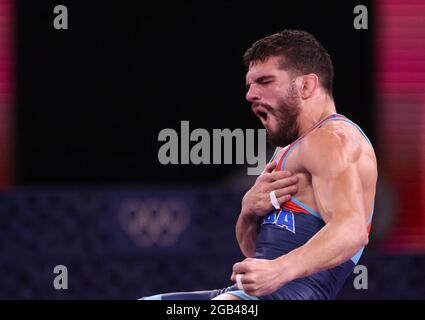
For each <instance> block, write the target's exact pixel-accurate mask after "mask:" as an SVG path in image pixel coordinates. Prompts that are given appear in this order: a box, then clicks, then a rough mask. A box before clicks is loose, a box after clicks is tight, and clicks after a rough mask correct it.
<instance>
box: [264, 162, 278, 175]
mask: <svg viewBox="0 0 425 320" xmlns="http://www.w3.org/2000/svg"><path fill="white" fill-rule="evenodd" d="M274 168H276V161H272V162H270V163H268V164H267V165H266V167H265V168H264V171H263V173H272V172H273V170H274Z"/></svg>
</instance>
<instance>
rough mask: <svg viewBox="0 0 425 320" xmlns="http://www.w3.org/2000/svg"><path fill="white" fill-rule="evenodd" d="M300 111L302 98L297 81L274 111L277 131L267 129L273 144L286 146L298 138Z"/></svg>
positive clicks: (269, 139)
mask: <svg viewBox="0 0 425 320" xmlns="http://www.w3.org/2000/svg"><path fill="white" fill-rule="evenodd" d="M300 111H301V110H300V99H299V96H298V93H297V90H296V86H295V83H292V85H291V86H290V87H289V88H288V92H287V93H286V96H285V97H284V98H283V99H282V100H281V101H279V102H278V106H277V109H274V110H273V112H272V113H273V114H274V116H275V117H276V119H277V123H278V129H277V130H276V131H275V132H272V131H270V130H267V140H268V142H269V143H270V144H271V145H272V146H274V147H284V146H286V145H288V144H290V143H292V142H293V141H295V140H296V139H297V138H298V134H299V130H298V116H299V114H300Z"/></svg>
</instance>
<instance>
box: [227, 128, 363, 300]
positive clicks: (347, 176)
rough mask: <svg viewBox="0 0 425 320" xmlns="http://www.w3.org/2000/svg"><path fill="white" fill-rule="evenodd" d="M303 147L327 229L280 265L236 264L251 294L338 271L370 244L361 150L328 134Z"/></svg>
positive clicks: (264, 262) (343, 138) (337, 135)
mask: <svg viewBox="0 0 425 320" xmlns="http://www.w3.org/2000/svg"><path fill="white" fill-rule="evenodd" d="M303 142H305V143H304V145H303V146H300V148H303V150H302V154H303V160H302V161H303V166H304V167H305V168H306V170H308V171H309V172H310V174H311V176H312V185H313V190H314V196H315V199H316V204H317V206H318V209H319V212H320V213H321V214H322V215H323V216H325V217H326V225H325V226H324V227H323V228H322V229H321V230H320V231H319V232H318V233H317V234H315V235H314V236H313V237H312V238H311V239H310V240H309V241H308V242H307V243H305V244H304V245H303V246H301V247H299V248H297V249H295V250H293V251H291V252H290V253H288V254H286V255H283V256H281V257H279V258H277V259H275V260H261V259H247V260H245V261H243V262H242V263H239V264H235V266H234V274H235V273H245V275H244V277H243V280H244V282H245V283H244V289H245V291H246V292H247V293H248V294H251V295H257V296H259V295H265V294H268V293H271V292H274V291H275V290H277V289H278V288H279V287H281V286H283V285H284V284H286V283H288V282H290V281H292V280H294V279H298V278H303V277H306V276H309V275H311V274H314V273H317V272H320V271H323V270H326V269H330V268H333V267H335V266H338V265H340V264H341V263H343V262H345V261H347V260H348V259H350V258H351V257H352V256H353V255H355V253H356V252H357V251H358V250H359V249H360V248H361V247H363V246H365V245H366V244H367V243H368V231H367V214H366V213H365V209H364V207H363V206H364V200H363V190H362V181H361V179H360V175H359V170H358V160H359V157H360V153H361V149H360V148H361V146H360V145H359V144H356V143H352V142H351V141H350V139H349V138H347V136H345V135H344V133H343V132H342V133H341V132H339V133H338V132H333V131H331V130H327V129H323V130H320V132H319V133H317V134H316V135H315V136H314V137H311V139H309V140H308V141H307V140H305V141H303ZM233 277H234V276H233Z"/></svg>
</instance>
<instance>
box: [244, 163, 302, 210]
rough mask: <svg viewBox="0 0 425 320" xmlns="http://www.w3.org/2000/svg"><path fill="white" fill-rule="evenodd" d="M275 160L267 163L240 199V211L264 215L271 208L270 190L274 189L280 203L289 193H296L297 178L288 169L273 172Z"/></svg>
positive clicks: (285, 199)
mask: <svg viewBox="0 0 425 320" xmlns="http://www.w3.org/2000/svg"><path fill="white" fill-rule="evenodd" d="M275 168H276V162H275V161H273V162H271V163H269V164H267V166H266V168H265V169H264V171H263V173H262V174H261V175H260V176H259V177H258V178H257V180H256V181H255V184H254V186H253V187H252V188H251V189H250V190H249V191H248V192H247V193H246V194H245V196H244V197H243V199H242V211H241V212H242V213H243V214H248V215H250V214H255V215H257V216H260V217H261V216H264V215H266V214H267V213H269V212H270V211H271V210H272V209H273V206H272V203H271V202H270V192H271V191H275V194H276V198H277V200H278V201H279V203H280V204H281V205H282V204H283V203H284V202H286V201H288V200H289V199H291V195H293V194H295V193H297V190H298V189H297V185H296V183H297V182H298V178H297V176H295V175H292V174H291V173H290V172H289V171H277V172H273V170H274V169H275Z"/></svg>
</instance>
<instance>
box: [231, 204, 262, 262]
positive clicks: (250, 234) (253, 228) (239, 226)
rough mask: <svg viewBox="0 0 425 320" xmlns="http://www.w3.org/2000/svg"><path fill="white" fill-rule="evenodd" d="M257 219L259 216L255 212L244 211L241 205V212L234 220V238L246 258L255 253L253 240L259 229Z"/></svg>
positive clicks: (255, 238) (258, 219) (254, 240)
mask: <svg viewBox="0 0 425 320" xmlns="http://www.w3.org/2000/svg"><path fill="white" fill-rule="evenodd" d="M242 203H243V201H242ZM259 221H260V217H259V216H257V215H256V214H250V213H248V212H246V211H245V212H244V210H243V205H242V210H241V213H240V214H239V218H238V221H237V222H236V238H237V240H238V243H239V247H240V248H241V251H242V253H243V254H244V256H245V257H247V258H252V257H253V256H254V254H255V247H256V245H255V242H256V240H257V234H258V230H259Z"/></svg>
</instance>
